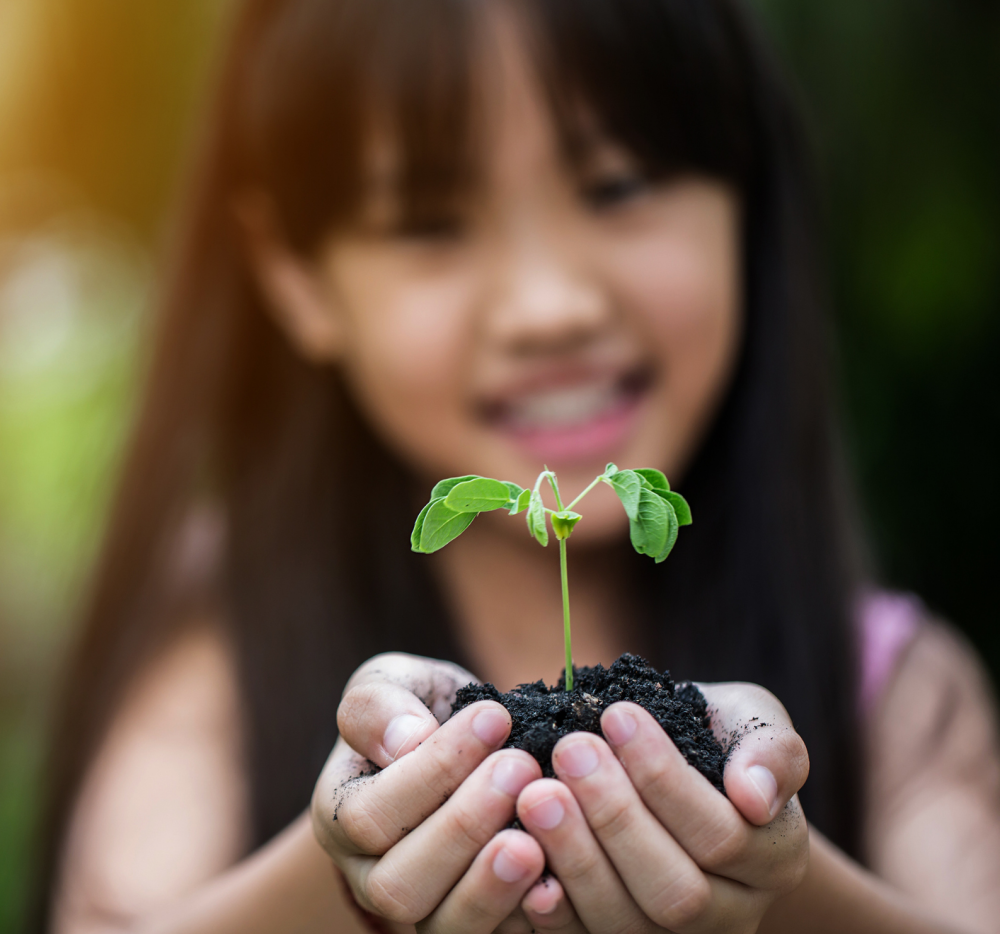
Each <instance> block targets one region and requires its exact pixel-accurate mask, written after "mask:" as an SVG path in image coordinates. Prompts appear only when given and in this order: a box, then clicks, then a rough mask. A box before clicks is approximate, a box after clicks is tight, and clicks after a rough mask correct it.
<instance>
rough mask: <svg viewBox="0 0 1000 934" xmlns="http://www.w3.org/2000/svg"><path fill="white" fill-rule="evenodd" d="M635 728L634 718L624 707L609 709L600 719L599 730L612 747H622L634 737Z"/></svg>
mask: <svg viewBox="0 0 1000 934" xmlns="http://www.w3.org/2000/svg"><path fill="white" fill-rule="evenodd" d="M636 726H638V724H637V723H636V722H635V717H633V716H632V713H631V711H629V710H626V709H625V708H624V707H611V708H610V709H609V710H608V711H607V712H606V713H605V714H604V716H603V717H601V729H602V730H604V735H605V736H606V737H607V738H608V741H609V742H610V743H611V744H612V745H613V746H624V745H625V744H626V743H627V742H628V741H629V740H630V739H631V738H632V737H633V736H634V735H635V728H636Z"/></svg>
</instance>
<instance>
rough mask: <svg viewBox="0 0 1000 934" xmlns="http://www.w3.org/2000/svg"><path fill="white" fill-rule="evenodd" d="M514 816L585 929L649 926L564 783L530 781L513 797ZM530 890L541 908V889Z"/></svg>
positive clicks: (597, 929) (625, 928)
mask: <svg viewBox="0 0 1000 934" xmlns="http://www.w3.org/2000/svg"><path fill="white" fill-rule="evenodd" d="M517 816H518V817H519V818H520V819H521V823H522V824H523V825H524V827H525V829H526V830H527V831H528V832H529V833H530V834H531V835H532V836H533V837H534V838H535V839H536V840H537V841H538V842H539V843H540V844H541V845H542V849H543V850H544V851H545V856H546V859H547V860H548V864H549V866H550V867H551V869H552V872H553V874H554V875H555V876H556V877H557V878H558V880H559V883H560V888H562V889H563V890H564V891H565V893H566V894H567V895H568V896H569V899H570V901H571V902H572V908H573V909H574V910H575V913H576V914H577V915H578V916H579V918H580V921H581V923H582V925H583V927H585V928H586V929H587V930H589V931H626V930H627V931H636V932H641V931H652V930H653V925H652V924H651V923H648V922H647V920H646V919H645V917H644V915H643V912H642V910H641V909H640V907H639V906H638V905H637V904H636V902H635V899H634V898H633V897H632V895H631V894H630V893H629V890H628V889H627V888H626V886H625V883H624V882H623V881H622V879H621V877H620V876H619V874H618V872H617V871H616V870H615V868H614V866H613V865H612V864H611V860H610V859H609V858H608V856H607V854H605V852H604V850H603V849H602V848H601V845H600V843H598V841H597V839H596V838H595V837H594V834H593V832H592V831H591V829H590V827H588V825H587V821H586V818H585V817H584V815H583V813H582V811H581V809H580V806H579V804H578V803H577V801H576V798H575V797H574V796H573V793H572V792H571V791H570V789H569V788H567V787H566V785H564V784H563V783H562V782H558V781H554V780H553V779H545V778H543V779H541V780H540V781H537V782H532V784H530V785H529V786H528V787H527V788H525V790H524V791H522V792H521V796H520V797H519V798H518V799H517ZM532 894H533V897H534V899H535V900H536V901H537V902H541V903H542V905H543V907H544V905H545V900H544V898H543V895H544V893H536V892H534V890H533V893H532ZM564 913H565V912H564ZM570 923H571V922H570Z"/></svg>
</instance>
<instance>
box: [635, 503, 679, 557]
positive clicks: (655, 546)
mask: <svg viewBox="0 0 1000 934" xmlns="http://www.w3.org/2000/svg"><path fill="white" fill-rule="evenodd" d="M667 508H668V507H667V504H666V502H665V501H664V500H663V499H662V498H661V497H659V496H657V495H656V493H654V492H653V491H652V490H647V489H645V488H643V489H641V491H640V493H639V507H638V509H637V510H636V517H635V519H633V520H632V521H631V523H630V526H629V535H630V537H631V539H632V547H633V548H635V550H636V551H637V552H639V554H640V555H649V556H650V557H651V558H655V557H656V556H657V555H659V554H660V552H662V551H663V549H664V547H665V546H666V544H667V531H668V519H667ZM675 519H676V517H675Z"/></svg>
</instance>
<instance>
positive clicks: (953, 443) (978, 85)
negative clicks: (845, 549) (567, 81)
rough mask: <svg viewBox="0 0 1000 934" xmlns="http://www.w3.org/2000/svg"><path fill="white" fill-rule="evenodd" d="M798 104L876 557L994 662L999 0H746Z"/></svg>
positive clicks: (999, 541) (999, 387) (886, 572)
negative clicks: (823, 215)
mask: <svg viewBox="0 0 1000 934" xmlns="http://www.w3.org/2000/svg"><path fill="white" fill-rule="evenodd" d="M756 5H757V6H759V7H760V8H761V11H762V12H763V14H764V18H765V21H766V23H767V25H768V26H769V28H770V31H771V33H772V34H773V36H774V38H775V40H776V43H777V46H778V49H779V51H780V53H781V54H782V56H783V58H784V60H785V63H786V66H787V70H788V71H790V73H791V74H792V75H793V76H794V78H795V80H796V82H797V84H798V87H799V91H800V96H801V98H802V99H803V100H804V104H805V107H806V110H807V113H808V114H809V116H810V118H811V121H812V129H813V137H814V140H815V143H816V147H817V150H818V155H819V159H820V164H821V171H822V173H823V181H824V183H825V193H826V195H827V206H828V210H827V214H828V217H829V222H830V226H829V239H830V245H831V250H830V256H831V261H832V273H833V285H834V290H835V308H836V311H837V324H838V329H839V337H840V340H839V351H840V364H841V371H842V384H843V389H844V405H845V410H846V414H847V423H848V429H849V433H850V434H849V440H850V442H851V451H852V454H853V458H854V463H855V468H856V473H857V477H858V481H859V487H860V491H861V494H862V500H863V503H864V507H865V513H866V517H867V519H868V522H869V531H870V533H871V537H872V540H873V546H874V551H875V557H876V561H877V566H878V567H879V569H880V570H881V573H882V576H883V578H884V579H885V580H886V581H887V582H888V583H890V584H892V585H894V586H897V587H904V588H907V589H911V590H914V591H916V592H917V593H919V594H920V595H921V596H922V597H923V598H924V599H925V600H926V601H927V602H928V604H929V605H930V607H931V608H932V609H933V610H935V611H937V612H939V613H940V614H942V615H944V616H946V617H947V618H949V619H951V620H953V621H954V622H955V623H956V624H957V625H959V626H960V627H961V628H962V629H963V630H964V631H965V632H966V633H967V634H968V635H969V637H970V638H971V639H972V640H973V642H974V643H975V644H976V645H977V647H978V648H979V649H980V651H981V652H982V653H983V655H984V657H985V659H986V661H987V663H988V664H989V666H990V668H991V669H992V671H993V674H994V678H996V677H997V676H998V675H1000V630H998V627H997V622H998V617H1000V591H998V589H997V587H996V586H995V581H994V580H993V577H992V574H993V573H994V571H993V569H994V568H996V567H997V566H998V565H1000V538H998V536H997V535H996V529H997V528H998V527H1000V493H998V491H997V482H998V480H1000V171H998V167H1000V4H998V3H996V2H995V0H837V2H836V3H821V2H803V0H756Z"/></svg>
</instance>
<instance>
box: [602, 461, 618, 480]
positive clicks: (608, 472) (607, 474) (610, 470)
mask: <svg viewBox="0 0 1000 934" xmlns="http://www.w3.org/2000/svg"><path fill="white" fill-rule="evenodd" d="M616 473H618V468H617V467H616V466H615V465H614V464H612V463H611V462H610V461H609V462H608V466H607V467H605V468H604V473H602V474H601V476H602V477H603V478H604V479H606V480H610V479H611V476H612V474H616Z"/></svg>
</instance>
